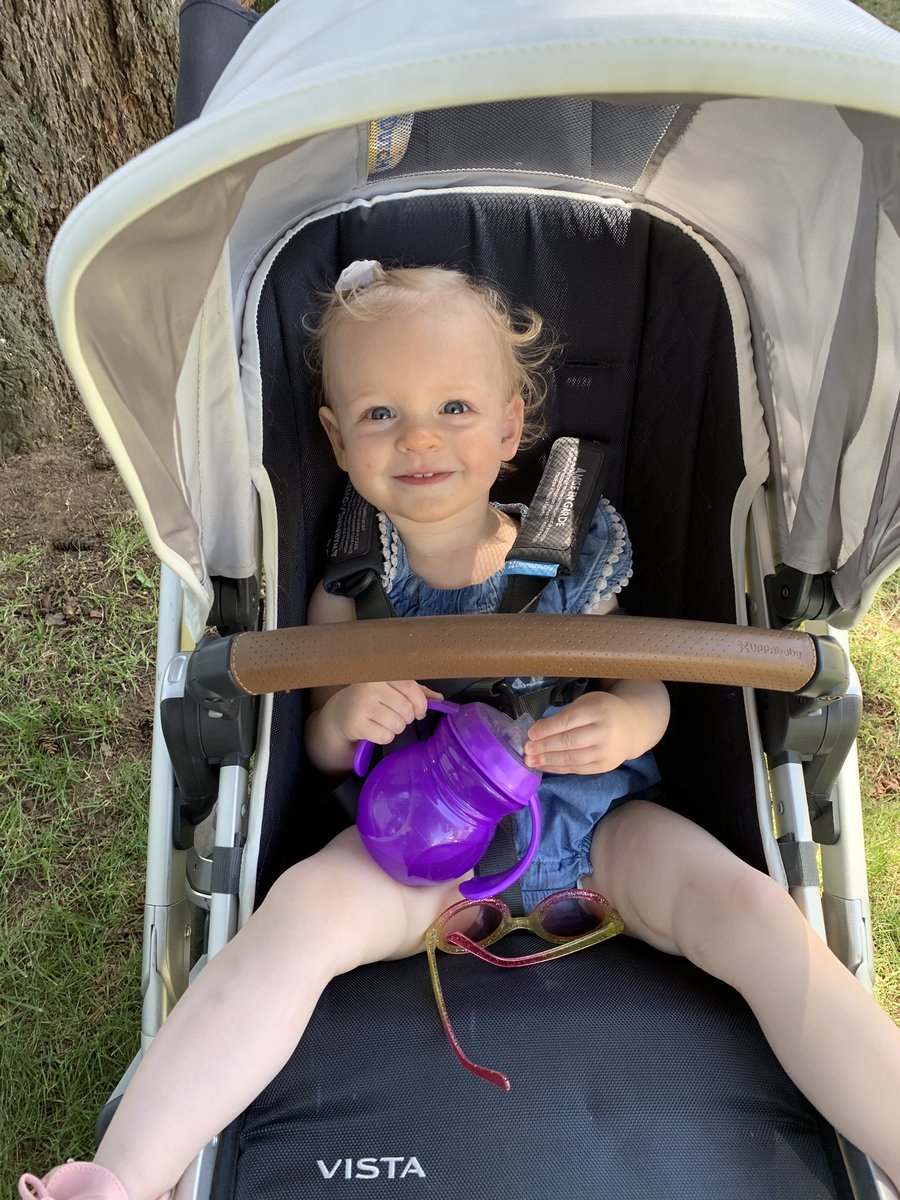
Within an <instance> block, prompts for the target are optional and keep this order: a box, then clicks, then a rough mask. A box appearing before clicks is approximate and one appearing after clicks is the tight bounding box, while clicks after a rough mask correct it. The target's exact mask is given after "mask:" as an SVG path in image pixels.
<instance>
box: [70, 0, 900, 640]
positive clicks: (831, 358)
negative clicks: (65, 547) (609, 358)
mask: <svg viewBox="0 0 900 1200" xmlns="http://www.w3.org/2000/svg"><path fill="white" fill-rule="evenodd" d="M898 68H900V35H898V34H896V33H894V32H893V31H891V30H889V29H887V28H886V27H885V26H883V25H881V24H880V23H879V22H877V21H875V20H874V19H873V18H871V17H869V16H868V15H867V14H865V13H864V12H862V10H860V9H859V8H858V7H857V6H856V5H854V4H852V3H850V0H704V3H702V4H700V3H697V2H692V0H602V2H601V0H505V3H504V4H503V5H495V4H484V3H483V0H457V2H456V3H454V4H452V5H448V4H446V3H444V2H443V0H421V3H419V4H417V5H416V6H414V7H412V6H410V5H409V4H408V3H407V2H406V0H331V3H329V4H327V5H310V4H308V3H307V0H279V3H278V4H277V5H275V6H274V7H273V8H272V9H271V10H270V11H269V12H268V13H267V14H266V16H265V17H263V18H262V19H261V20H260V21H259V22H258V23H257V24H256V25H255V26H254V27H253V28H252V30H251V32H250V34H249V36H248V37H247V38H246V40H245V42H244V43H243V44H242V45H241V47H240V48H239V50H238V52H237V54H236V55H235V57H234V59H233V60H232V62H231V63H230V64H229V66H228V67H227V68H226V70H225V72H224V74H223V75H222V77H221V79H220V80H219V82H218V84H217V85H216V87H215V89H214V91H213V93H212V95H211V96H210V98H209V100H208V102H207V104H206V107H205V109H204V111H203V113H202V114H201V116H200V117H199V118H198V119H197V120H195V121H193V122H191V123H190V124H189V125H187V126H185V128H183V129H181V130H179V131H178V132H177V133H175V134H173V135H172V136H171V137H169V138H167V139H165V140H164V141H163V142H161V143H160V144H159V145H157V146H155V147H153V148H152V149H151V150H149V151H147V152H146V153H145V154H143V155H141V156H140V157H139V158H137V159H135V160H134V161H133V162H131V163H129V164H128V165H126V166H125V167H124V168H122V169H121V170H120V171H118V172H117V173H116V174H115V175H113V176H112V177H111V178H110V179H108V180H106V181H105V182H104V183H103V184H102V185H101V186H100V187H99V188H97V189H96V190H95V191H94V192H93V193H92V194H91V195H90V196H88V197H87V198H86V199H85V200H84V201H83V202H82V203H81V204H80V205H79V206H78V208H77V209H76V210H75V211H74V212H73V213H72V214H71V216H70V217H69V219H68V220H67V221H66V223H65V225H64V226H63V228H62V230H61V231H60V233H59V235H58V237H57V240H56V243H55V245H54V248H53V252H52V255H51V260H50V263H49V266H48V279H47V288H48V297H49V303H50V309H51V313H52V315H53V320H54V323H55V326H56V330H57V335H58V338H59V341H60V345H61V347H62V350H63V353H64V355H65V357H66V359H67V361H68V363H69V366H70V368H71V371H72V373H73V376H74V378H75V380H76V383H77V384H78V387H79V389H80V390H81V393H82V395H83V397H84V400H85V403H86V405H87V407H88V410H89V412H90V414H91V416H92V418H93V420H94V422H95V424H96V425H97V428H98V430H99V432H100V434H101V436H102V437H103V439H104V441H105V442H106V444H107V446H108V447H109V449H110V452H111V454H112V455H113V458H114V459H115V462H116V464H117V466H118V468H119V470H120V472H121V474H122V477H123V479H124V480H125V482H126V484H127V486H128V487H129V489H130V491H131V494H132V496H133V498H134V501H135V503H136V505H137V507H138V510H139V512H140V514H141V517H142V519H143V520H144V523H145V525H146V526H147V529H148V532H149V534H150V537H151V541H152V543H153V546H154V548H155V550H156V551H157V553H158V554H159V556H160V558H161V559H162V560H163V561H164V562H166V563H167V564H168V565H169V566H171V567H172V568H173V569H174V570H175V571H176V572H177V573H178V574H179V575H180V577H181V578H182V580H183V582H184V585H185V589H186V593H187V595H188V598H189V601H190V603H189V618H190V622H191V625H192V626H193V628H194V629H195V631H199V630H200V629H202V625H203V621H204V620H205V617H206V614H207V611H208V605H209V599H210V595H211V591H210V576H211V575H216V574H224V575H232V576H242V575H248V574H251V573H252V572H253V570H255V569H256V566H257V546H256V517H255V506H254V484H253V477H254V471H255V470H256V469H257V467H258V432H257V431H256V430H255V429H254V428H252V427H248V424H247V418H246V415H245V406H244V401H243V397H242V394H241V386H240V375H239V356H240V329H241V314H242V309H243V303H244V298H245V297H246V294H247V291H248V288H249V287H250V284H251V281H252V276H253V272H254V270H255V268H256V266H257V265H258V264H259V263H260V262H261V261H262V259H263V258H264V256H265V255H266V253H267V252H268V251H269V249H270V248H271V246H272V245H273V244H274V243H275V242H276V241H277V240H278V239H279V238H280V237H281V236H282V234H283V233H284V232H285V231H286V230H287V229H289V228H291V227H293V226H295V225H296V224H297V223H298V222H300V221H301V220H303V219H305V218H307V217H309V216H311V215H313V214H315V213H319V212H321V211H323V210H325V209H328V208H330V207H333V206H336V205H346V204H352V203H355V202H357V201H367V200H368V201H370V200H372V199H373V198H376V197H379V196H386V195H397V194H401V193H406V192H412V191H415V190H417V189H422V188H434V187H442V188H445V187H454V186H473V185H479V184H480V185H486V186H493V187H497V186H522V185H525V186H528V187H548V188H553V189H563V190H567V191H572V192H580V193H584V194H590V195H598V196H609V197H614V198H618V199H622V200H625V201H626V202H628V201H631V200H633V201H635V202H638V203H640V204H641V206H642V207H647V208H650V209H651V211H652V210H653V209H654V208H656V209H657V210H658V211H660V212H661V213H664V214H667V215H669V216H672V217H675V218H676V219H678V220H680V221H682V222H684V223H685V224H686V225H688V226H691V227H693V228H694V229H695V230H696V231H697V232H698V234H699V235H700V236H702V237H703V238H705V239H706V240H707V241H709V242H710V243H712V245H713V246H715V247H716V248H717V249H718V250H719V251H721V253H722V254H723V255H724V256H725V257H726V258H727V259H728V261H729V262H730V264H731V266H732V268H733V269H734V270H735V271H736V273H737V275H738V277H739V279H740V281H741V284H742V286H743V289H744V293H745V298H746V300H747V304H748V308H749V311H750V317H751V323H752V327H753V334H754V342H755V352H756V371H757V376H758V380H759V385H760V392H761V396H762V400H763V403H764V405H765V408H766V422H767V425H768V429H769V436H770V441H771V444H772V452H773V478H774V480H775V483H776V486H775V500H776V504H775V510H776V515H777V523H778V529H777V534H778V541H779V547H778V550H779V557H780V558H781V559H783V560H784V561H785V562H787V563H789V564H790V565H793V566H797V567H800V568H802V569H805V570H811V571H815V572H821V571H827V572H833V573H834V576H833V584H834V588H835V591H836V594H837V595H838V597H839V599H840V601H841V603H842V605H843V607H844V609H845V612H844V614H843V616H842V617H841V618H840V619H841V620H842V621H843V622H844V623H846V624H851V623H852V622H853V621H854V620H855V619H856V618H857V617H858V615H859V614H860V613H861V612H862V611H864V608H865V606H866V605H867V603H868V602H869V600H870V599H871V594H872V591H873V590H874V587H875V586H876V585H877V583H878V582H879V580H880V579H881V578H882V577H883V576H884V575H885V574H886V573H887V572H888V571H889V570H891V569H893V568H894V567H895V566H896V565H897V564H898V562H900V516H898V509H900V471H898V470H897V466H898V463H897V456H898V454H900V442H898V439H895V437H894V430H895V427H896V422H897V414H898V381H900V371H898V366H900V287H898V282H900V69H898ZM518 101H521V102H522V104H523V105H524V107H523V106H522V105H519V104H517V103H513V102H518ZM526 101H527V103H525V102H526ZM488 104H493V105H496V106H498V107H497V108H496V109H495V110H488V109H487V108H485V106H486V105H488ZM470 106H471V107H470ZM582 109H584V114H585V115H584V117H583V119H584V120H585V121H587V122H591V121H593V122H594V123H595V124H596V121H597V119H598V114H599V115H600V116H601V117H602V118H603V120H604V121H605V122H606V125H605V126H604V128H607V129H608V130H609V131H612V132H611V133H610V137H611V138H612V139H613V141H612V142H610V144H609V145H608V146H605V147H601V148H600V150H601V151H602V153H599V156H598V155H596V154H595V155H594V156H593V158H591V156H590V155H589V156H588V158H590V159H591V161H590V162H588V165H587V166H585V163H584V162H583V161H582V160H581V158H578V156H577V155H576V154H575V153H574V151H573V157H572V160H571V163H570V164H569V165H567V164H566V163H565V162H562V163H561V162H560V160H559V154H560V153H562V151H560V149H559V147H560V146H561V145H562V144H563V143H564V142H566V139H565V138H563V137H562V136H561V135H562V133H563V132H565V134H566V137H569V135H570V134H571V132H572V129H573V128H577V122H578V121H579V120H581V119H582V116H581V115H580V114H581V113H582ZM436 110H441V111H446V112H447V113H448V114H451V116H450V117H448V120H449V119H452V114H456V118H455V119H457V120H460V119H462V118H463V117H466V119H468V117H469V114H471V119H472V122H473V124H472V139H471V140H472V145H473V146H476V147H477V146H479V145H480V147H481V150H482V152H481V153H474V152H473V154H472V156H471V157H470V159H468V160H463V159H460V158H455V159H454V158H453V157H452V156H449V155H447V156H444V157H443V158H441V159H440V160H439V161H433V162H430V161H425V160H423V159H421V158H419V159H415V156H414V155H413V153H412V151H411V150H410V151H409V153H407V152H406V150H405V146H406V140H405V139H407V138H409V137H410V131H412V138H411V139H410V141H409V144H410V146H412V145H413V144H414V142H415V130H416V122H417V121H421V120H422V115H421V114H434V113H435V111H436ZM490 111H493V112H494V113H495V114H496V113H501V112H502V114H504V116H505V117H508V119H509V130H508V136H507V135H506V132H505V130H503V129H502V128H501V130H500V132H499V133H498V121H497V120H496V119H492V120H491V121H489V122H487V124H486V125H485V128H488V127H489V128H490V130H491V138H492V139H493V140H492V141H491V142H490V143H488V142H487V141H482V142H481V143H479V141H478V138H479V137H480V136H481V134H480V133H479V130H480V129H481V126H480V125H479V124H478V121H479V120H482V119H483V118H484V114H485V113H487V112H490ZM390 114H397V115H398V119H397V120H393V121H390V120H388V121H385V120H379V119H380V118H386V117H387V116H389V115H390ZM517 114H518V115H517ZM522 114H526V115H527V120H523V119H522ZM557 114H562V115H561V116H558V115H557ZM557 119H558V120H560V121H563V120H564V121H565V127H564V128H563V126H562V125H561V126H560V136H559V137H554V136H553V131H554V125H553V121H554V120H557ZM538 120H539V121H543V122H544V124H543V125H541V127H540V129H539V128H538V124H535V125H534V126H533V127H532V125H531V122H532V121H538ZM485 136H486V135H485ZM613 142H614V143H615V144H613ZM507 143H508V145H509V146H513V145H515V147H516V153H515V154H510V153H504V145H505V144H507ZM566 144H568V143H567V142H566ZM574 144H575V143H573V145H574ZM488 146H489V148H490V154H488ZM594 149H596V147H595V148H594ZM604 154H605V155H606V157H605V158H604V157H603V155H604ZM610 156H612V157H610ZM601 160H602V161H601ZM634 162H636V163H637V166H634ZM523 163H526V164H527V165H526V166H523V165H522V164H523ZM633 166H634V169H632V167H633Z"/></svg>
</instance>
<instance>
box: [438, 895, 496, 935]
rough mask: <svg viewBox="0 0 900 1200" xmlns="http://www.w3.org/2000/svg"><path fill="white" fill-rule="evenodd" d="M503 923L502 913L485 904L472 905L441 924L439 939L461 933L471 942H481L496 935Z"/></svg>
mask: <svg viewBox="0 0 900 1200" xmlns="http://www.w3.org/2000/svg"><path fill="white" fill-rule="evenodd" d="M502 922H503V913H502V912H500V911H499V909H496V908H492V907H491V906H490V905H487V904H473V905H471V906H470V907H469V908H464V909H463V910H462V912H458V913H454V914H453V916H452V917H448V918H445V920H444V921H442V922H441V937H443V938H445V939H446V938H447V937H448V936H449V935H450V934H451V933H461V934H463V935H464V936H465V937H467V938H469V939H470V941H473V942H483V941H484V939H485V938H489V937H490V936H491V934H492V933H496V932H497V930H498V929H499V928H500V925H501V924H502Z"/></svg>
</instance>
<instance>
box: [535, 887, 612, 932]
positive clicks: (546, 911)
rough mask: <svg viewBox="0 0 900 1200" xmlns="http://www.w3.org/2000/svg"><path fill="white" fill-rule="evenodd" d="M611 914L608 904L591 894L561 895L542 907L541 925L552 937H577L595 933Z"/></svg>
mask: <svg viewBox="0 0 900 1200" xmlns="http://www.w3.org/2000/svg"><path fill="white" fill-rule="evenodd" d="M608 915H609V909H608V907H607V905H606V904H604V903H601V902H600V901H599V900H592V899H591V898H590V897H589V896H561V897H560V899H559V900H554V901H553V903H552V904H551V903H547V904H546V905H545V906H543V907H542V908H541V912H540V918H541V925H542V926H543V927H544V929H545V930H546V932H547V933H549V934H550V935H551V936H552V937H558V938H576V937H582V936H583V935H584V934H586V933H593V932H594V930H595V929H599V928H600V926H601V925H603V924H604V923H605V922H606V920H607V918H608Z"/></svg>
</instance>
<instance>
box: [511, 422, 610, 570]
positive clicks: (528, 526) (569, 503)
mask: <svg viewBox="0 0 900 1200" xmlns="http://www.w3.org/2000/svg"><path fill="white" fill-rule="evenodd" d="M603 459H604V452H603V447H602V446H601V445H600V443H599V442H589V441H585V440H582V439H580V438H572V437H562V438H557V439H556V441H555V442H554V443H553V445H552V446H551V447H550V453H549V455H548V456H547V465H546V467H544V473H543V475H542V476H541V482H540V483H539V484H538V489H537V491H536V492H535V494H534V499H533V500H532V501H531V505H530V506H529V509H528V515H527V516H526V518H525V520H524V521H523V522H522V526H521V528H520V529H519V536H518V537H517V538H516V540H515V542H514V543H513V545H512V549H511V550H510V552H509V554H507V556H506V567H505V570H506V573H507V574H508V575H544V576H548V577H553V576H554V575H571V573H572V571H573V570H574V569H575V566H576V564H577V562H578V557H579V555H580V554H581V547H582V546H583V545H584V539H585V537H586V536H587V531H588V529H589V528H590V525H591V520H592V519H593V516H594V511H595V510H596V508H597V505H598V504H599V503H600V498H601V495H602V493H603V474H602V472H603Z"/></svg>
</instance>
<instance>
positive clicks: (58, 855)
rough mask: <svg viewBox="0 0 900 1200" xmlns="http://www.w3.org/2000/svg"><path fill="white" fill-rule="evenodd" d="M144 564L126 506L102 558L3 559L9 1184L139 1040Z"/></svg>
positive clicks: (60, 1148)
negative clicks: (94, 559)
mask: <svg viewBox="0 0 900 1200" xmlns="http://www.w3.org/2000/svg"><path fill="white" fill-rule="evenodd" d="M155 574H156V569H155V566H154V564H153V559H152V557H151V555H150V554H149V552H148V551H147V548H146V543H145V541H144V537H143V532H142V531H141V530H140V528H139V526H138V523H137V520H136V518H134V517H133V516H132V515H131V514H127V513H126V514H121V515H119V516H117V517H115V518H114V520H113V524H112V526H111V530H110V534H109V541H108V546H107V556H106V558H105V559H104V560H103V561H102V562H101V563H100V564H99V569H98V567H97V565H96V564H95V563H94V562H93V560H92V562H91V565H87V563H86V561H85V560H84V559H83V556H80V555H77V554H74V555H73V554H69V555H65V556H64V558H63V561H62V563H61V560H60V555H59V554H58V553H54V552H53V551H52V550H50V549H49V548H46V549H45V548H41V547H36V548H33V549H28V550H26V551H24V552H18V553H13V554H9V555H5V556H3V557H2V558H0V595H2V597H3V600H2V604H0V630H2V637H3V647H2V655H0V764H2V766H0V844H2V846H3V855H2V857H0V1163H2V1170H0V1177H2V1178H0V1186H2V1187H5V1188H8V1189H9V1194H12V1186H13V1182H14V1179H13V1176H14V1174H15V1168H16V1167H17V1166H20V1165H21V1164H26V1163H41V1164H46V1163H47V1162H48V1161H50V1160H52V1161H62V1160H64V1159H65V1158H66V1157H67V1156H69V1155H71V1154H73V1153H77V1154H81V1155H82V1156H84V1155H87V1154H89V1152H90V1149H91V1130H92V1123H93V1119H94V1116H95V1115H96V1113H97V1112H98V1111H99V1108H100V1106H101V1105H102V1104H103V1102H104V1100H105V1099H106V1096H107V1095H108V1092H109V1088H110V1085H111V1083H114V1082H115V1080H116V1079H117V1078H118V1077H119V1075H120V1074H121V1071H122V1069H123V1066H124V1065H125V1064H126V1063H127V1062H128V1060H129V1059H130V1057H131V1056H132V1055H133V1053H134V1051H135V1048H136V1037H137V1030H138V1029H139V1022H140V991H139V986H138V980H139V978H140V960H141V929H142V906H143V877H144V859H145V852H146V825H145V813H146V800H147V791H148V784H149V769H148V764H147V753H146V747H147V741H148V732H149V728H150V715H151V711H152V678H153V671H152V663H151V658H150V647H151V646H152V645H153V637H154V629H155V603H154V601H155V582H154V576H155ZM61 575H62V576H63V577H64V582H63V583H61V582H60V578H61ZM4 1172H6V1173H7V1174H4Z"/></svg>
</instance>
